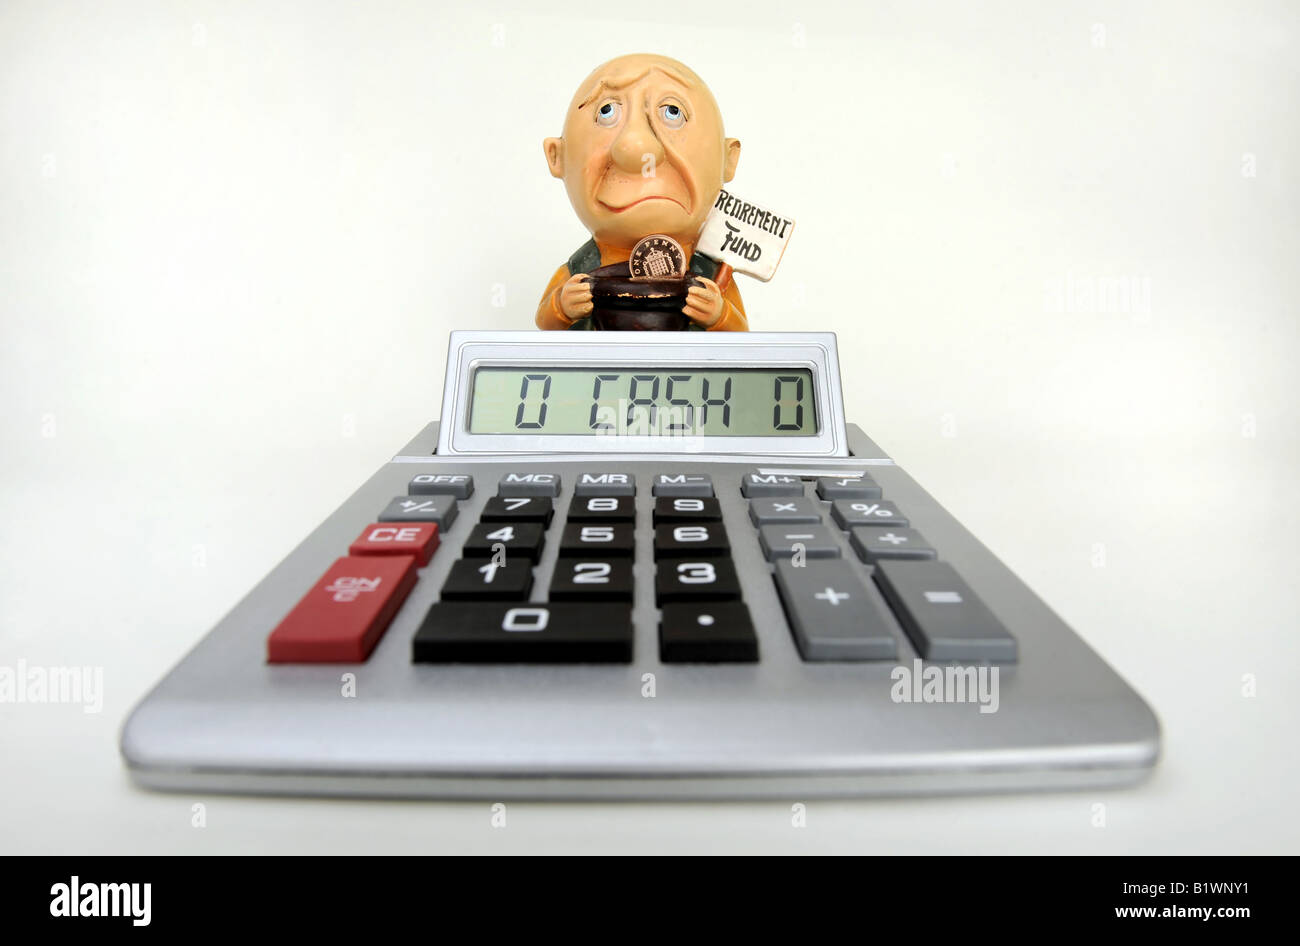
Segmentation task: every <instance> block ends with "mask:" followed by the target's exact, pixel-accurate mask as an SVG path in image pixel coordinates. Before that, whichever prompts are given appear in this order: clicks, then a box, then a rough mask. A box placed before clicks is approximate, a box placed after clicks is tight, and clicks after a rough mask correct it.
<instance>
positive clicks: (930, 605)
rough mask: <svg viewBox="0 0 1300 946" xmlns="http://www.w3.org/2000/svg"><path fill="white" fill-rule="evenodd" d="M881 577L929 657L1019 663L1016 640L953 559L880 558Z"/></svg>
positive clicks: (877, 572)
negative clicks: (971, 588) (954, 567)
mask: <svg viewBox="0 0 1300 946" xmlns="http://www.w3.org/2000/svg"><path fill="white" fill-rule="evenodd" d="M875 578H876V584H878V585H879V586H880V590H881V591H882V592H884V595H885V599H886V600H887V601H888V602H889V605H890V607H891V608H893V609H894V614H895V615H897V617H898V622H899V623H900V624H902V625H903V630H905V631H907V636H908V637H910V638H911V639H912V644H913V645H914V646H915V647H916V649H917V652H918V653H920V655H921V656H922V657H924V658H925V659H927V660H988V661H991V662H995V663H1015V661H1016V639H1015V638H1014V637H1012V636H1011V635H1010V634H1008V633H1007V630H1006V628H1004V627H1003V626H1002V624H1001V622H1000V621H998V619H997V618H996V617H994V616H993V612H991V611H990V610H989V609H988V608H987V607H985V605H984V602H982V601H980V599H979V598H977V597H976V596H975V592H973V591H971V590H970V586H969V585H967V584H966V582H964V581H963V580H962V579H961V577H960V576H959V575H958V574H957V573H956V572H955V571H953V568H952V566H951V565H949V564H948V563H946V562H904V561H893V562H890V561H882V562H877V563H876V569H875Z"/></svg>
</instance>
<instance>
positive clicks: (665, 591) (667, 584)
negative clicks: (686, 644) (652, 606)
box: [655, 558, 740, 604]
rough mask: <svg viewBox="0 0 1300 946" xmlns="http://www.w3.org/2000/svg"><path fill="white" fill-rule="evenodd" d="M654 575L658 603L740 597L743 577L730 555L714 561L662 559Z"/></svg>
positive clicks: (723, 599)
mask: <svg viewBox="0 0 1300 946" xmlns="http://www.w3.org/2000/svg"><path fill="white" fill-rule="evenodd" d="M656 568H657V574H656V575H655V600H656V601H657V602H658V603H659V604H663V603H664V602H671V601H725V600H728V599H730V598H739V597H740V579H738V578H737V577H736V568H735V566H734V565H732V564H731V560H730V559H727V558H718V559H714V560H712V561H694V560H687V561H679V560H676V559H668V560H666V561H662V562H660V563H659V564H658V565H657V566H656Z"/></svg>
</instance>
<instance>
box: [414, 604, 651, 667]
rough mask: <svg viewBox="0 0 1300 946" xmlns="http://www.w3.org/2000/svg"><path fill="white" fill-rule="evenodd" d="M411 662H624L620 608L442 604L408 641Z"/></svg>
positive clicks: (627, 623) (627, 642)
mask: <svg viewBox="0 0 1300 946" xmlns="http://www.w3.org/2000/svg"><path fill="white" fill-rule="evenodd" d="M412 658H413V659H414V660H415V662H416V663H630V662H631V661H632V609H631V608H630V607H628V606H627V605H625V604H586V603H582V604H579V603H576V602H566V603H560V604H519V605H500V604H476V603H468V602H460V601H442V602H439V603H438V604H435V605H434V606H433V607H431V608H430V609H429V613H428V614H426V615H425V616H424V621H423V623H421V624H420V629H419V630H418V631H416V632H415V639H414V641H412Z"/></svg>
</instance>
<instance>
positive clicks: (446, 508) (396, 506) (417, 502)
mask: <svg viewBox="0 0 1300 946" xmlns="http://www.w3.org/2000/svg"><path fill="white" fill-rule="evenodd" d="M456 511H457V510H456V497H454V496H395V497H393V501H392V502H391V503H389V504H388V505H387V506H386V507H384V511H383V512H381V513H380V514H379V521H380V522H436V523H438V531H439V532H445V531H446V530H447V529H448V528H449V527H450V526H451V524H452V523H453V522H455V521H456Z"/></svg>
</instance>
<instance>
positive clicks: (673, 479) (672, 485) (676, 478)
mask: <svg viewBox="0 0 1300 946" xmlns="http://www.w3.org/2000/svg"><path fill="white" fill-rule="evenodd" d="M650 492H651V494H652V495H654V496H712V495H713V479H712V478H711V477H710V476H709V475H708V474H707V473H659V474H657V475H656V476H655V478H654V485H653V486H652V487H651V488H650Z"/></svg>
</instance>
